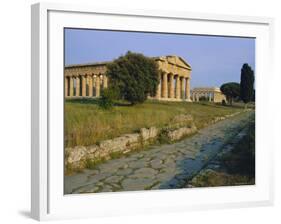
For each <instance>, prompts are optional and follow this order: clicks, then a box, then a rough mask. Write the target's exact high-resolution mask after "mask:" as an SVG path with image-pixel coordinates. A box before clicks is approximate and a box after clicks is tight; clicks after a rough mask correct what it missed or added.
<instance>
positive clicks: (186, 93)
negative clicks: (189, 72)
mask: <svg viewBox="0 0 281 224" xmlns="http://www.w3.org/2000/svg"><path fill="white" fill-rule="evenodd" d="M185 80H186V83H185V86H186V88H185V99H186V100H187V101H190V78H186V79H185ZM193 100H194V99H193Z"/></svg>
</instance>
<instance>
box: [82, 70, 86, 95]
mask: <svg viewBox="0 0 281 224" xmlns="http://www.w3.org/2000/svg"><path fill="white" fill-rule="evenodd" d="M82 96H83V97H85V96H86V77H85V75H82Z"/></svg>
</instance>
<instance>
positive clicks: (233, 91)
mask: <svg viewBox="0 0 281 224" xmlns="http://www.w3.org/2000/svg"><path fill="white" fill-rule="evenodd" d="M220 90H221V91H222V93H223V94H224V95H225V96H226V99H227V101H228V102H229V104H230V105H232V102H233V99H235V98H237V97H239V95H240V85H239V83H237V82H228V83H224V84H223V85H222V86H221V87H220Z"/></svg>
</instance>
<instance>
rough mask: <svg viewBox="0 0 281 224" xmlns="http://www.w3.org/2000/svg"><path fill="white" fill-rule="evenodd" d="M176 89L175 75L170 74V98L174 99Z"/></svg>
mask: <svg viewBox="0 0 281 224" xmlns="http://www.w3.org/2000/svg"><path fill="white" fill-rule="evenodd" d="M174 92H175V88H174V74H172V73H171V74H170V79H169V98H174V97H175V96H174V95H175V94H174Z"/></svg>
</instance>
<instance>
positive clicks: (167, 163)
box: [64, 112, 254, 194]
mask: <svg viewBox="0 0 281 224" xmlns="http://www.w3.org/2000/svg"><path fill="white" fill-rule="evenodd" d="M250 116H254V112H244V113H241V114H239V115H237V116H235V117H231V118H228V119H226V120H223V121H220V122H218V123H216V124H213V125H211V126H208V127H206V128H204V129H202V130H200V131H199V133H197V134H196V135H194V136H192V137H189V138H186V139H184V140H182V141H179V142H177V143H174V144H165V145H158V146H152V147H150V148H149V149H148V150H145V151H143V152H137V153H134V154H131V155H129V156H128V157H124V158H119V159H114V160H110V161H108V162H106V163H104V164H101V165H99V166H97V167H96V169H94V170H84V171H83V173H79V174H75V175H73V176H66V177H65V189H64V190H65V193H66V194H70V193H72V194H76V193H94V192H111V191H129V190H147V189H172V188H181V187H184V186H185V183H186V182H187V180H189V179H190V178H192V177H193V176H194V175H195V174H196V173H198V172H199V171H200V170H201V169H202V168H204V166H206V165H207V164H208V162H209V161H210V160H211V159H212V158H214V156H216V154H217V153H218V152H220V151H221V150H222V148H223V147H225V146H226V144H231V140H232V139H234V138H233V137H234V136H237V135H238V134H239V132H241V131H242V130H243V129H244V128H245V127H246V126H247V125H248V122H249V118H250Z"/></svg>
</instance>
